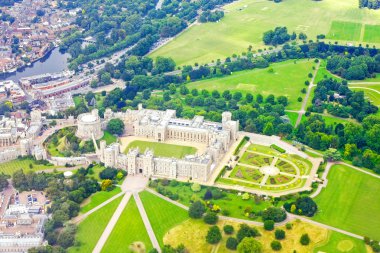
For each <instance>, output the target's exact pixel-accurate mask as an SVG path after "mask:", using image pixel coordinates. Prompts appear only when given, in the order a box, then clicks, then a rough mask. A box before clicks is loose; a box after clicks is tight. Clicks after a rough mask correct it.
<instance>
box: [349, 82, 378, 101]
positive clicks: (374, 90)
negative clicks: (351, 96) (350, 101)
mask: <svg viewBox="0 0 380 253" xmlns="http://www.w3.org/2000/svg"><path fill="white" fill-rule="evenodd" d="M352 87H355V88H352ZM350 89H352V90H353V91H363V92H364V95H365V97H366V98H367V99H368V100H369V101H370V102H372V103H373V104H374V105H376V106H380V84H376V85H363V84H350Z"/></svg>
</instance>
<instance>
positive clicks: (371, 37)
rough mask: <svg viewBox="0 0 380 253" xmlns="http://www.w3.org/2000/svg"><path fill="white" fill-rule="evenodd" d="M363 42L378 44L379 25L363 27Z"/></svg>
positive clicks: (379, 35)
mask: <svg viewBox="0 0 380 253" xmlns="http://www.w3.org/2000/svg"><path fill="white" fill-rule="evenodd" d="M364 41H365V42H369V43H379V41H380V25H365V33H364Z"/></svg>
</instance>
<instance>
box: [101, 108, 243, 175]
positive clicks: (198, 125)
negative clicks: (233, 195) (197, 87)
mask: <svg viewBox="0 0 380 253" xmlns="http://www.w3.org/2000/svg"><path fill="white" fill-rule="evenodd" d="M104 117H105V120H104V125H106V123H107V122H108V121H109V120H111V119H113V118H120V119H122V120H123V121H124V123H125V124H126V128H127V129H128V130H127V131H130V132H129V133H128V132H127V134H128V135H134V136H138V137H145V138H150V139H152V140H154V141H157V142H164V141H167V140H178V141H182V142H190V143H191V142H192V143H204V144H206V146H207V148H206V151H205V152H204V153H203V154H197V155H188V156H185V157H184V158H183V159H177V158H168V157H156V156H154V152H153V151H152V150H149V149H147V150H139V149H133V150H130V151H129V152H128V153H127V154H123V153H122V150H120V145H119V144H118V143H113V144H111V145H109V146H107V145H106V142H105V141H101V142H100V147H99V148H98V147H97V146H96V143H94V144H95V146H96V148H97V155H98V157H99V160H100V161H102V162H104V163H105V165H106V166H109V167H115V168H120V169H125V170H127V171H128V174H129V175H134V174H143V175H144V176H147V177H151V176H153V177H166V178H185V179H193V180H196V181H201V182H204V181H207V179H208V177H209V175H210V173H211V172H212V170H213V168H214V167H215V166H216V165H217V164H218V161H219V160H220V159H221V157H222V156H223V155H224V154H225V153H226V152H227V151H228V149H229V147H230V145H231V144H232V143H233V142H234V141H236V140H237V138H238V130H239V122H238V121H233V120H232V119H231V117H232V115H231V113H230V112H224V113H223V114H222V122H221V123H218V122H209V121H205V120H204V118H203V117H202V116H196V117H194V118H193V119H191V120H189V119H179V118H176V111H174V110H166V111H158V110H148V109H143V108H142V106H141V105H139V109H138V110H128V111H126V112H125V113H113V112H112V111H111V110H109V109H107V110H106V112H105V114H104Z"/></svg>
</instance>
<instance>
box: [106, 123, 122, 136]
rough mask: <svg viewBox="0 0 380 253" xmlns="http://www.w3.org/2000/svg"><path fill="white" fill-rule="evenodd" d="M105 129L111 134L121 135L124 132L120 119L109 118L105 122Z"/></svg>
mask: <svg viewBox="0 0 380 253" xmlns="http://www.w3.org/2000/svg"><path fill="white" fill-rule="evenodd" d="M107 131H108V132H110V133H111V134H116V135H119V136H120V135H122V134H123V133H124V122H123V121H122V120H121V119H111V120H110V121H109V122H108V124H107Z"/></svg>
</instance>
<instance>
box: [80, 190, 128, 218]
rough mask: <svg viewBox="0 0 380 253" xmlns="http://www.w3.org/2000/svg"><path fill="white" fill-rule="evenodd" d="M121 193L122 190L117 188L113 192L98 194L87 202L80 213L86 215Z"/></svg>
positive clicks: (100, 192)
mask: <svg viewBox="0 0 380 253" xmlns="http://www.w3.org/2000/svg"><path fill="white" fill-rule="evenodd" d="M120 192H121V190H120V188H119V187H115V189H113V190H112V191H99V192H96V193H94V194H93V195H91V196H90V197H89V198H88V199H86V200H85V202H84V205H82V206H81V209H80V212H81V213H86V212H88V211H90V210H91V209H93V208H95V207H97V206H98V205H100V204H101V203H103V202H104V201H106V200H107V199H110V198H112V197H113V196H115V195H116V194H118V193H120Z"/></svg>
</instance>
